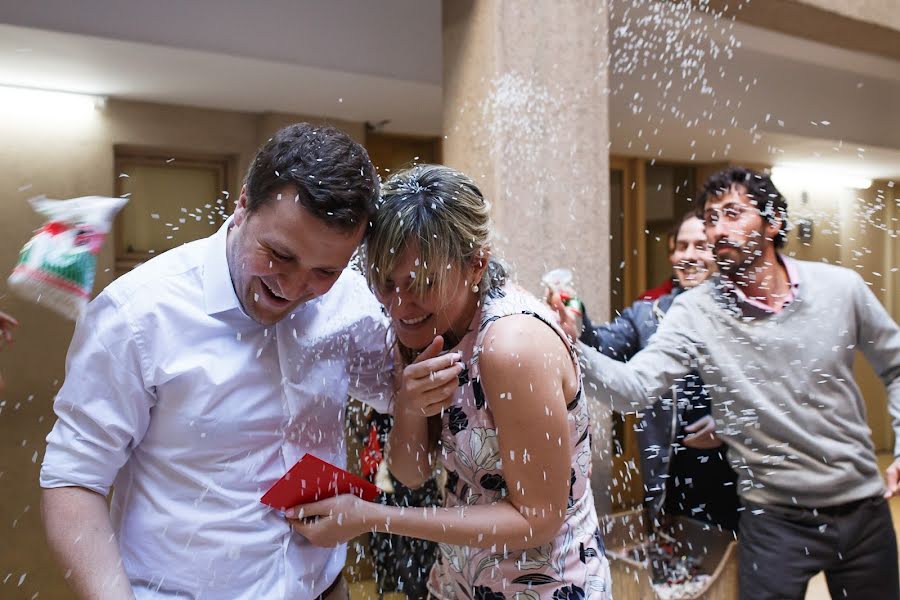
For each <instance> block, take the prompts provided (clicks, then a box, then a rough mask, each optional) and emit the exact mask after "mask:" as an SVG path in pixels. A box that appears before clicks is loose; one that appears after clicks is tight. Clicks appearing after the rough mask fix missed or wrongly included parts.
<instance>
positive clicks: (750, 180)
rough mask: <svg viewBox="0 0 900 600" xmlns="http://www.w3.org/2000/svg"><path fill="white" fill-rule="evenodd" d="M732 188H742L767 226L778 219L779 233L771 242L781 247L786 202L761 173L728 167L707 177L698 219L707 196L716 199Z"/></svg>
mask: <svg viewBox="0 0 900 600" xmlns="http://www.w3.org/2000/svg"><path fill="white" fill-rule="evenodd" d="M732 187H738V188H743V191H744V192H746V194H747V197H748V198H750V201H751V202H753V204H754V205H756V208H757V210H759V214H761V215H762V216H763V218H765V219H766V220H767V221H768V222H769V223H775V221H776V220H778V219H780V220H781V230H780V231H779V232H778V235H776V236H775V239H774V240H773V241H774V243H775V247H776V248H781V247H783V246H784V244H785V243H786V242H787V234H788V210H787V200H785V198H784V196H782V195H781V192H779V191H778V188H776V187H775V184H774V183H772V179H771V178H770V177H769V176H768V175H766V174H765V173H760V172H758V171H754V170H752V169H747V168H745V167H728V168H727V169H722V170H721V171H719V172H718V173H716V174H715V175H713V176H712V177H710V178H709V179H708V180H707V182H706V185H704V186H703V202H700V203H698V205H697V213H698V214H699V215H700V218H701V219H702V218H703V212H704V210H705V209H706V203H707V202H709V200H710V198H711V197H712V198H718V197H719V196H721V195H722V194H726V193H728V191H729V190H730V189H731V188H732Z"/></svg>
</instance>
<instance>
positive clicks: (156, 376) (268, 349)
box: [41, 123, 392, 600]
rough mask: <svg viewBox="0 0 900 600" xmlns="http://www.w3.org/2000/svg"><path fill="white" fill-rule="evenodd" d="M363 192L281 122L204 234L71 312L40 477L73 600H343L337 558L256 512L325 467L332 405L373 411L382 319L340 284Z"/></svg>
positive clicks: (336, 415) (338, 449)
mask: <svg viewBox="0 0 900 600" xmlns="http://www.w3.org/2000/svg"><path fill="white" fill-rule="evenodd" d="M378 190H379V186H378V179H377V176H376V174H375V170H374V168H373V166H372V164H371V162H370V161H369V158H368V155H367V154H366V151H365V150H364V149H363V148H362V147H361V146H360V145H359V144H357V143H355V142H353V141H352V140H351V139H350V138H349V137H348V136H347V135H346V134H344V133H343V132H340V131H338V130H336V129H332V128H327V127H315V126H312V125H309V124H305V123H301V124H296V125H292V126H290V127H287V128H285V129H283V130H281V131H279V132H278V133H277V134H276V135H275V137H273V138H272V139H270V140H269V141H268V142H267V143H266V144H265V145H264V146H263V147H262V148H261V149H260V150H259V152H258V154H257V155H256V157H255V158H254V160H253V161H252V163H251V166H250V169H249V171H248V173H247V176H246V178H245V180H244V186H243V189H242V191H241V196H240V199H239V200H238V203H237V205H236V208H235V211H234V215H233V216H232V218H231V219H229V221H228V222H227V223H225V225H223V227H222V228H221V229H220V230H219V231H218V233H216V234H214V235H212V236H210V237H209V238H206V239H203V240H198V241H195V242H191V243H189V244H185V245H183V246H181V247H179V248H176V249H173V250H170V251H169V252H166V253H165V254H163V255H161V256H159V257H157V258H154V259H153V260H151V261H149V262H148V263H146V264H144V265H142V266H140V267H138V268H137V269H135V270H134V271H132V272H130V273H128V274H126V275H124V276H122V277H121V278H119V279H118V280H116V281H115V282H113V283H112V284H110V285H109V286H108V287H107V288H106V289H105V290H104V291H103V292H102V293H101V294H100V295H99V296H98V297H97V298H96V299H95V300H94V301H93V302H92V303H91V304H90V306H89V308H88V311H87V313H86V315H85V316H84V318H82V319H81V320H80V321H79V323H78V325H77V327H76V330H75V335H74V338H73V340H72V345H71V347H70V349H69V355H68V358H67V361H66V362H67V364H66V380H65V383H64V385H63V387H62V389H61V390H60V392H59V395H58V396H57V398H56V401H55V405H54V409H55V411H56V414H57V416H58V421H57V422H56V425H55V426H54V428H53V430H52V431H51V433H50V435H49V436H48V438H47V453H46V456H45V458H44V462H43V467H42V469H41V486H42V487H43V488H45V489H44V495H43V506H42V510H43V517H44V523H45V526H46V529H47V536H48V540H49V543H50V547H51V549H52V550H53V553H54V554H55V556H56V559H57V560H58V561H59V563H60V565H61V567H62V570H63V571H64V572H65V573H66V577H67V579H68V581H69V583H70V585H71V586H72V588H73V589H74V590H75V592H76V594H77V595H78V596H79V597H80V598H104V599H118V598H122V599H130V598H137V599H138V600H142V599H150V598H152V599H162V598H166V599H170V598H179V599H192V600H199V599H201V598H202V599H203V600H207V599H208V600H215V599H220V598H221V599H226V598H227V599H228V600H258V599H263V598H265V599H268V598H273V599H276V598H277V599H291V600H293V599H304V600H305V599H313V598H319V597H322V598H326V597H327V598H340V597H346V590H345V589H344V587H343V584H342V583H341V579H340V571H341V568H342V567H343V564H344V560H345V555H346V548H345V547H344V546H339V547H337V548H333V549H331V548H329V549H322V548H316V547H313V546H312V545H310V544H309V543H308V542H307V541H306V540H305V539H304V538H303V537H302V536H300V535H298V534H295V533H292V531H291V527H290V524H289V523H288V521H287V520H285V518H284V516H283V515H282V514H280V513H279V512H277V511H273V510H271V509H269V508H267V507H266V506H264V505H262V504H260V502H259V498H260V496H261V495H262V494H263V493H264V492H265V491H266V490H267V489H268V488H269V487H270V486H271V485H272V484H273V483H274V482H275V481H276V480H277V479H278V478H279V477H281V475H283V474H284V473H285V472H286V471H287V470H288V469H289V468H290V467H291V466H292V465H293V464H294V463H295V462H296V461H297V460H298V459H299V458H300V457H301V456H302V455H303V454H304V453H306V452H309V453H312V454H315V455H316V456H318V457H320V458H322V459H324V460H327V461H330V462H332V463H336V464H338V465H344V464H345V457H346V450H345V447H344V444H343V441H344V434H343V422H344V421H343V415H344V412H343V411H344V406H345V400H346V398H347V395H348V394H350V395H353V396H354V397H357V398H359V399H361V400H363V401H366V402H369V403H371V404H373V405H374V406H375V407H376V408H377V409H378V410H381V411H384V410H386V408H387V403H388V401H389V400H390V394H391V387H392V382H391V377H390V360H389V359H388V353H387V351H386V349H385V338H386V333H387V322H386V320H385V319H384V317H383V314H382V313H381V310H380V306H379V305H378V303H377V301H376V300H375V299H374V297H372V295H371V294H370V293H369V291H368V289H367V287H366V285H365V282H364V279H363V277H362V276H361V275H360V274H359V273H356V272H354V271H352V270H350V269H347V268H346V267H347V264H348V262H349V260H350V258H351V256H352V254H353V253H354V251H355V250H356V248H357V246H358V245H359V243H360V241H361V240H362V239H363V236H364V234H365V231H366V229H367V226H368V223H369V218H370V216H371V215H372V214H373V212H374V210H375V206H376V200H377V197H378ZM111 487H114V488H115V493H114V494H113V496H112V499H111V503H110V507H109V510H108V509H107V496H108V495H109V493H110V488H111Z"/></svg>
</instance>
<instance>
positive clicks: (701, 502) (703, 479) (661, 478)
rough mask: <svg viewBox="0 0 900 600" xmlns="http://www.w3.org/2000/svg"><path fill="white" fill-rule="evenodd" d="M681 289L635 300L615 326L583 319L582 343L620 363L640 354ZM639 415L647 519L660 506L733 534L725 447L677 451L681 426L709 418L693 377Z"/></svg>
mask: <svg viewBox="0 0 900 600" xmlns="http://www.w3.org/2000/svg"><path fill="white" fill-rule="evenodd" d="M683 291H684V289H683V288H681V287H678V286H675V287H674V288H673V290H672V292H671V293H669V294H666V295H664V296H660V297H659V298H657V299H656V300H638V301H637V302H635V303H634V304H632V305H631V306H629V307H628V308H626V309H625V310H624V311H622V314H621V315H619V316H618V317H617V318H616V319H615V320H613V321H611V322H609V323H605V324H603V325H598V326H594V325H593V324H592V323H591V322H590V319H589V318H588V316H587V312H586V311H585V314H584V330H583V332H582V335H581V341H582V342H583V343H584V344H586V345H589V346H592V347H594V348H596V349H597V350H599V351H600V352H602V353H603V354H605V355H606V356H609V357H610V358H615V359H617V360H620V361H622V362H627V361H628V360H629V359H630V358H631V357H632V356H634V355H635V354H637V353H638V352H639V351H640V350H641V349H643V348H644V347H645V346H646V345H647V344H648V343H649V341H650V338H651V337H652V336H653V334H654V333H656V329H657V327H659V322H660V320H661V319H662V318H664V317H665V314H666V312H667V311H668V310H669V307H671V306H672V302H674V301H675V298H676V297H677V296H678V294H680V293H681V292H683ZM673 391H674V400H675V403H674V404H675V406H676V410H675V411H673V410H672V405H673V402H672V401H673V395H672V394H669V395H667V396H664V397H661V398H659V399H658V400H657V402H656V403H655V404H654V405H653V406H652V407H651V408H650V409H649V410H647V411H645V412H644V413H643V416H642V418H641V421H640V424H639V426H640V429H639V431H638V441H639V444H640V451H641V472H642V475H643V480H644V489H645V497H644V502H645V505H646V506H647V508H648V510H649V511H650V516H651V517H654V518H655V517H656V516H657V515H658V513H659V512H660V510H661V509H662V508H663V506H665V508H666V512H667V513H669V514H686V515H688V516H692V517H694V518H700V519H704V520H707V521H711V522H713V523H716V524H720V525H722V526H724V527H728V528H729V529H733V530H736V529H737V514H738V513H737V508H738V500H737V490H736V485H735V481H736V476H735V473H734V471H732V469H731V467H730V466H729V465H728V461H727V457H726V452H725V447H724V446H722V447H720V448H714V449H712V450H694V449H692V448H687V447H686V446H683V445H681V443H680V441H681V440H683V439H684V437H685V435H687V433H686V432H685V431H684V426H685V425H689V424H691V423H693V422H695V421H696V420H698V419H700V418H702V417H705V416H707V415H709V414H710V405H709V396H708V395H707V393H706V390H705V389H704V388H703V381H702V380H701V379H700V376H699V374H698V373H697V372H696V371H694V372H692V373H691V374H690V375H688V376H687V377H685V379H684V381H683V382H680V383H679V384H678V385H677V386H675V387H674V388H673Z"/></svg>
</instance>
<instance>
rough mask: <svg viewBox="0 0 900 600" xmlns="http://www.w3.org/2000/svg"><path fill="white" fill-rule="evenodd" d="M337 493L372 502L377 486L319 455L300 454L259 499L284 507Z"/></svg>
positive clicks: (276, 506) (270, 504)
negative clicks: (299, 457)
mask: <svg viewBox="0 0 900 600" xmlns="http://www.w3.org/2000/svg"><path fill="white" fill-rule="evenodd" d="M340 494H353V495H354V496H359V497H360V498H362V499H363V500H366V501H368V502H372V501H373V500H375V498H376V497H377V496H378V488H377V487H375V486H374V485H373V484H371V483H369V482H368V481H366V480H365V479H363V478H362V477H358V476H356V475H354V474H353V473H348V472H347V471H345V470H343V469H341V468H339V467H336V466H334V465H333V464H331V463H328V462H325V461H324V460H322V459H321V458H318V457H315V456H313V455H312V454H304V455H303V457H302V458H301V459H300V460H299V461H297V464H296V465H294V466H293V467H291V470H290V471H288V472H287V473H285V474H284V476H283V477H282V478H281V479H279V480H278V481H276V482H275V485H273V486H272V487H271V488H269V491H268V492H266V493H265V494H264V495H263V497H262V498H260V500H259V501H260V502H262V503H263V504H267V505H269V506H271V507H272V508H275V509H278V510H285V509H287V508H292V507H294V506H297V505H299V504H308V503H309V502H315V501H317V500H324V499H325V498H331V497H332V496H338V495H340Z"/></svg>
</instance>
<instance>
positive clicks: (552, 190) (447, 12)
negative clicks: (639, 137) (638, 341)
mask: <svg viewBox="0 0 900 600" xmlns="http://www.w3.org/2000/svg"><path fill="white" fill-rule="evenodd" d="M443 18H444V40H443V41H444V80H443V85H444V109H443V115H444V116H443V119H444V134H445V138H444V147H443V151H444V162H445V163H446V164H448V165H450V166H452V167H454V168H457V169H459V170H461V171H463V172H465V173H467V174H468V175H469V176H471V177H472V178H473V179H474V180H475V181H476V183H478V185H479V187H481V190H482V192H483V193H484V194H485V196H486V197H487V199H488V200H489V201H490V202H491V203H492V204H493V216H494V219H495V224H496V229H497V231H498V239H497V244H496V247H497V251H498V253H499V254H500V255H501V257H503V258H504V259H505V260H506V261H507V262H508V263H509V265H510V266H511V267H512V270H513V273H514V275H515V277H516V279H517V280H518V282H519V283H520V284H521V285H522V286H523V287H525V288H526V289H528V290H531V291H532V292H534V293H538V294H540V293H541V292H542V290H541V285H540V279H541V275H542V274H543V273H544V272H545V271H547V270H548V269H551V268H555V267H563V266H565V267H571V268H572V269H573V270H574V272H575V284H576V286H577V288H578V290H579V295H580V296H581V298H582V299H583V300H584V302H585V303H586V304H587V306H589V307H590V311H591V313H592V314H594V315H598V316H600V318H601V319H602V316H604V315H607V314H608V311H609V268H610V265H609V212H610V211H609V147H608V143H609V126H608V116H607V95H606V87H607V63H608V51H607V12H606V5H605V3H597V2H593V1H590V0H534V1H532V2H518V1H516V0H445V1H444V5H443ZM594 407H595V408H594V411H593V415H592V418H593V423H594V444H593V446H594V452H595V458H594V469H593V476H592V487H593V489H594V497H595V501H596V505H597V510H598V512H599V513H601V514H606V513H608V512H609V507H610V489H609V483H610V464H611V457H610V412H609V410H608V408H606V407H603V406H602V405H600V404H599V403H596V402H594Z"/></svg>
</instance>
